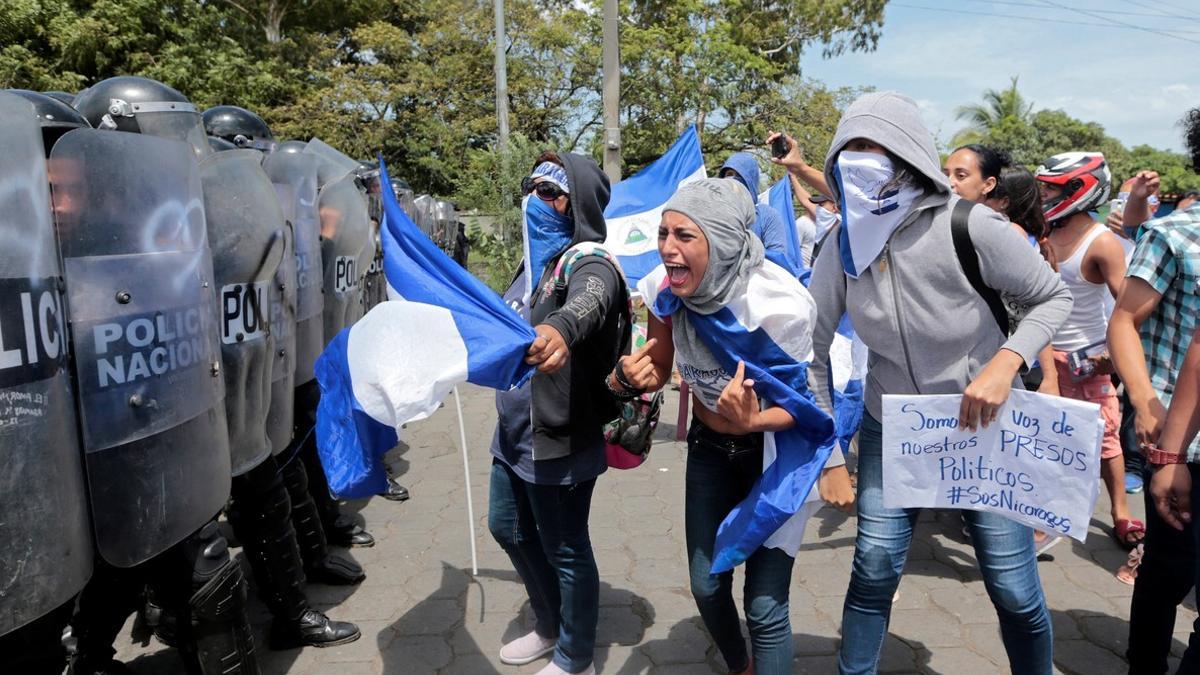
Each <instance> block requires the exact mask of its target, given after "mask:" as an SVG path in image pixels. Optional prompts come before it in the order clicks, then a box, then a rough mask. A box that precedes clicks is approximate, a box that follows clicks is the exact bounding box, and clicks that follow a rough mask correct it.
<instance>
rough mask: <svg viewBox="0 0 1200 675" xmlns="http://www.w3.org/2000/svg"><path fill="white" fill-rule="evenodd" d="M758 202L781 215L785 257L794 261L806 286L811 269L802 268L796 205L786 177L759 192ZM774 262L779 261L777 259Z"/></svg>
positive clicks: (790, 185)
mask: <svg viewBox="0 0 1200 675" xmlns="http://www.w3.org/2000/svg"><path fill="white" fill-rule="evenodd" d="M758 203H759V204H766V205H767V206H770V207H771V208H773V209H775V210H776V211H778V212H779V215H780V216H782V217H783V224H784V226H785V227H784V234H785V235H786V237H787V259H788V260H795V261H796V267H797V270H796V272H797V277H799V278H800V280H801V281H803V282H804V285H805V286H807V285H808V278H809V277H811V276H812V270H808V269H805V268H804V262H803V261H804V253H803V252H802V250H801V248H800V235H799V234H798V233H797V232H796V207H795V204H794V202H793V201H792V184H791V181H789V180H788V177H787V176H784V177H783V178H782V179H780V180H779V182H777V183H775V184H774V185H772V186H771V188H770V189H768V190H767V191H766V192H761V193H759V195H758ZM775 262H776V263H777V264H778V263H779V261H778V260H776V261H775Z"/></svg>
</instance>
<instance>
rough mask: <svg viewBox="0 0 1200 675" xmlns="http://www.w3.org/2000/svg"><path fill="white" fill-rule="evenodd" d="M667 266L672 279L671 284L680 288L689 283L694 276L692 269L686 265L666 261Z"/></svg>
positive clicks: (668, 276)
mask: <svg viewBox="0 0 1200 675" xmlns="http://www.w3.org/2000/svg"><path fill="white" fill-rule="evenodd" d="M664 265H665V267H666V268H667V278H668V279H669V280H670V281H671V285H672V286H674V287H676V288H679V287H680V286H684V285H686V284H687V282H688V280H689V279H691V278H692V271H691V270H690V269H688V267H687V266H686V265H676V264H673V263H664Z"/></svg>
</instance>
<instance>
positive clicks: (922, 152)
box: [809, 92, 1071, 420]
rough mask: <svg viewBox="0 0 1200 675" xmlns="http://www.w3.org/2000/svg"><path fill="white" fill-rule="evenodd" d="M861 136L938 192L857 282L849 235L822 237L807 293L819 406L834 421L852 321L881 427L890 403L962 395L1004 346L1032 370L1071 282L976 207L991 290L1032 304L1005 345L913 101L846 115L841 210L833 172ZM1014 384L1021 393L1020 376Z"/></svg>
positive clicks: (841, 131)
mask: <svg viewBox="0 0 1200 675" xmlns="http://www.w3.org/2000/svg"><path fill="white" fill-rule="evenodd" d="M854 138H867V139H869V140H872V141H874V142H875V143H878V144H879V145H881V146H883V147H884V148H887V149H888V150H889V151H891V153H892V154H893V155H895V156H896V157H899V158H900V159H903V160H904V161H905V162H907V163H908V164H909V166H911V167H913V168H914V169H915V170H916V171H918V172H919V173H921V174H922V175H924V176H925V177H926V178H928V179H929V181H930V182H932V184H933V186H934V189H933V191H927V192H926V193H925V196H924V197H922V198H919V199H918V200H917V202H916V204H915V205H914V206H913V208H912V212H910V213H909V214H908V216H907V217H906V218H905V219H904V220H903V221H902V222H901V224H900V226H899V227H897V228H896V231H895V232H893V233H892V236H891V238H890V239H889V240H888V243H887V245H886V246H885V247H884V249H883V253H882V254H880V256H879V258H878V259H877V260H876V261H875V262H874V263H872V264H871V266H870V267H869V268H868V269H867V270H864V271H863V272H862V274H861V275H860V276H859V278H857V279H852V278H849V277H847V276H846V274H845V273H844V272H843V271H842V257H841V239H840V237H838V236H832V237H828V238H827V239H826V240H825V245H824V246H823V247H822V248H821V252H820V255H818V256H817V260H816V262H815V264H814V268H813V276H812V284H811V286H810V287H809V291H810V292H811V293H812V296H813V298H814V299H815V300H816V303H817V326H816V329H815V331H814V333H813V349H814V352H815V354H814V358H813V362H812V366H811V368H810V370H809V386H810V387H811V389H812V391H813V394H814V396H815V397H816V400H817V404H818V405H820V406H821V408H822V409H824V410H826V411H827V412H830V413H832V410H833V405H832V392H831V390H830V382H831V380H830V377H829V346H830V343H831V342H832V341H833V337H834V333H835V332H836V331H837V327H838V322H839V320H840V319H841V317H842V314H843V313H844V312H848V313H849V314H850V319H851V321H852V322H853V324H854V330H855V331H856V332H857V333H858V335H859V337H861V338H862V340H863V342H865V343H866V345H867V347H868V348H870V354H871V355H870V361H869V368H868V372H867V381H866V406H867V411H868V412H870V414H871V416H873V417H874V418H875V419H877V420H881V419H882V417H883V413H882V408H883V405H882V396H883V395H884V394H960V393H962V391H963V390H964V389H965V388H966V386H967V384H969V383H970V382H971V380H973V379H974V378H975V377H976V376H978V375H979V373H980V371H982V370H983V367H984V366H985V365H987V363H988V361H990V360H991V359H992V357H993V356H995V354H996V352H997V351H999V350H1000V348H1002V347H1003V348H1005V349H1009V350H1011V351H1013V352H1016V353H1017V354H1019V355H1020V356H1021V358H1023V359H1024V360H1025V363H1026V364H1029V363H1032V362H1033V361H1034V359H1035V357H1036V356H1037V352H1038V351H1039V350H1041V348H1042V347H1044V346H1045V345H1046V344H1047V343H1048V342H1049V341H1050V337H1051V336H1052V335H1054V333H1055V331H1056V330H1058V327H1059V325H1061V324H1062V323H1063V321H1064V320H1066V318H1067V314H1069V313H1070V311H1071V293H1070V291H1068V290H1067V287H1066V285H1065V284H1064V283H1063V282H1062V280H1061V279H1060V278H1059V277H1058V275H1057V274H1055V273H1054V271H1053V270H1051V269H1050V266H1049V265H1047V264H1046V262H1045V261H1044V260H1043V259H1042V257H1041V256H1040V255H1039V254H1038V252H1037V251H1036V250H1035V249H1033V248H1032V247H1030V246H1029V242H1028V241H1027V240H1026V239H1025V238H1024V237H1022V236H1021V235H1020V234H1018V233H1017V231H1016V229H1015V228H1013V227H1012V226H1011V225H1010V224H1009V223H1008V222H1007V221H1006V220H1005V219H1004V218H1003V217H1001V216H1000V214H998V213H996V212H995V211H992V210H991V209H989V208H987V207H986V206H983V205H977V206H975V207H974V208H973V209H972V210H971V212H970V217H969V220H968V228H969V229H970V232H971V238H972V239H973V240H974V243H975V250H976V252H977V253H978V255H979V267H980V272H981V274H982V276H983V280H984V282H985V283H986V284H987V285H988V286H989V287H991V288H994V289H996V290H997V291H999V292H1000V293H1001V294H1002V295H1004V296H1005V297H1006V298H1009V299H1011V300H1015V301H1019V302H1021V303H1022V304H1025V305H1028V306H1029V307H1030V310H1029V313H1028V314H1027V315H1026V316H1025V318H1023V319H1022V320H1021V323H1020V324H1019V325H1018V326H1017V329H1016V331H1015V332H1014V333H1013V335H1012V336H1011V337H1006V336H1005V335H1004V334H1003V333H1001V332H1000V328H999V327H998V326H997V325H996V322H995V320H994V319H993V317H992V314H991V312H990V311H989V310H988V306H987V303H985V302H984V300H983V298H982V297H980V295H979V294H978V293H976V292H975V289H974V288H972V287H971V284H970V282H969V281H967V277H966V275H965V274H964V273H963V270H962V267H961V266H960V265H959V263H958V258H957V257H956V256H955V254H954V243H953V240H952V239H951V234H950V212H951V209H952V208H953V206H954V204H955V202H957V201H958V197H957V196H955V195H953V194H951V192H950V184H949V182H948V181H947V179H946V177H945V176H944V175H942V171H941V166H940V165H939V162H938V154H937V149H936V148H935V147H934V144H933V137H932V136H931V135H930V133H929V132H928V131H927V130H926V129H925V126H924V124H922V122H921V118H920V113H919V112H918V110H917V106H916V104H915V103H914V102H913V101H912V99H909V98H908V97H906V96H903V95H901V94H897V93H895V92H878V93H872V94H867V95H865V96H862V97H861V98H859V99H858V100H856V101H855V102H854V103H853V104H851V105H850V107H849V108H847V109H846V113H845V114H844V115H843V116H842V119H841V121H840V122H839V123H838V128H837V133H836V134H835V136H834V139H833V143H832V145H831V146H830V152H829V155H828V157H827V159H826V160H825V178H826V181H827V182H828V184H829V185H830V187H831V189H833V190H834V195H833V196H834V198H835V199H838V200H839V201H840V200H841V195H840V194H838V192H837V187H836V186H837V185H838V182H837V181H835V180H834V172H835V170H836V169H835V163H836V161H837V156H838V153H839V152H840V151H841V150H842V148H843V147H845V145H846V143H847V142H849V141H850V140H851V139H854ZM835 235H836V233H835ZM1013 386H1014V387H1020V386H1021V381H1020V379H1019V378H1016V379H1014V380H1013Z"/></svg>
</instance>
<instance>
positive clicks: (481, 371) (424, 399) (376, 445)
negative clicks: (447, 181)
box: [316, 158, 534, 498]
mask: <svg viewBox="0 0 1200 675" xmlns="http://www.w3.org/2000/svg"><path fill="white" fill-rule="evenodd" d="M380 173H381V180H382V182H383V184H384V185H391V182H390V181H389V179H388V174H387V167H385V166H384V165H383V161H382V158H381V159H380ZM383 208H384V214H385V217H384V219H383V223H384V225H383V227H382V229H381V231H380V236H381V237H382V240H383V271H384V276H385V278H386V279H387V285H388V299H389V301H388V302H383V303H380V304H379V305H378V306H376V307H375V308H373V309H372V310H371V311H370V312H368V313H367V315H366V316H364V317H363V318H362V319H359V321H358V322H357V323H355V324H354V325H353V326H351V327H350V328H347V329H344V330H342V332H340V333H338V335H337V337H335V338H334V339H333V340H332V341H331V342H330V343H329V346H327V347H326V348H325V351H324V352H322V354H321V356H320V357H319V358H318V359H317V363H316V375H317V381H318V382H319V383H320V385H321V403H320V406H319V407H318V409H317V449H318V450H319V451H320V455H321V463H322V465H323V466H324V467H325V474H326V477H327V478H328V479H329V487H330V489H331V490H332V491H333V493H334V494H335V495H337V496H338V497H342V498H358V497H366V496H370V495H374V494H379V493H380V492H382V491H383V490H384V489H385V488H386V487H387V474H386V472H385V471H384V468H383V462H382V457H383V454H384V453H386V452H387V451H388V450H390V449H392V448H393V447H395V445H396V442H397V434H396V429H397V428H399V426H400V425H401V424H404V423H405V422H409V421H412V420H416V419H422V418H425V417H428V416H429V415H431V414H432V413H433V412H434V411H435V410H437V408H438V406H439V404H440V403H441V400H442V399H443V398H444V397H445V396H446V395H447V394H449V393H450V391H451V390H452V389H453V388H454V387H455V386H456V385H458V384H460V383H462V382H472V383H474V384H479V385H483V386H486V387H492V388H494V389H505V390H506V389H510V388H512V387H513V386H516V385H518V384H519V383H521V382H523V381H524V380H525V379H527V378H528V377H529V376H530V375H531V374H532V372H533V369H532V367H531V366H528V365H526V364H525V362H524V357H525V351H526V349H528V348H529V345H530V344H531V343H532V342H533V339H534V332H533V328H532V327H530V325H529V323H528V322H527V321H525V320H524V319H522V318H521V317H520V316H518V315H517V313H516V312H514V311H513V310H512V309H511V308H510V307H508V306H507V305H505V304H504V302H502V301H501V300H500V296H498V295H496V293H495V292H494V291H492V290H491V289H490V288H488V287H487V286H486V285H484V283H483V282H481V281H480V280H478V279H476V278H475V277H473V276H471V274H470V273H469V272H467V271H466V270H465V269H463V268H462V267H461V266H460V265H459V264H458V263H456V262H454V261H453V260H452V259H450V257H449V256H447V255H446V254H445V253H443V252H442V251H441V250H440V249H439V248H438V247H437V246H436V245H434V243H433V242H432V241H430V240H429V237H427V236H426V235H425V234H423V233H422V232H421V231H420V230H419V229H418V228H417V226H416V225H415V224H414V223H413V222H412V220H410V219H409V217H408V215H407V214H405V213H404V210H403V209H401V208H400V205H399V204H398V203H397V202H396V197H395V195H394V194H393V193H392V191H391V190H384V191H383Z"/></svg>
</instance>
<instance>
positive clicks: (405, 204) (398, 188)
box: [392, 180, 417, 223]
mask: <svg viewBox="0 0 1200 675" xmlns="http://www.w3.org/2000/svg"><path fill="white" fill-rule="evenodd" d="M392 190H393V191H394V192H395V194H396V202H397V203H398V204H400V208H402V209H404V212H405V213H407V214H408V217H409V219H411V220H412V221H413V222H414V223H415V222H417V205H416V203H415V200H416V195H415V194H414V193H413V189H412V188H411V187H409V186H408V183H406V182H404V181H402V180H393V181H392Z"/></svg>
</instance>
